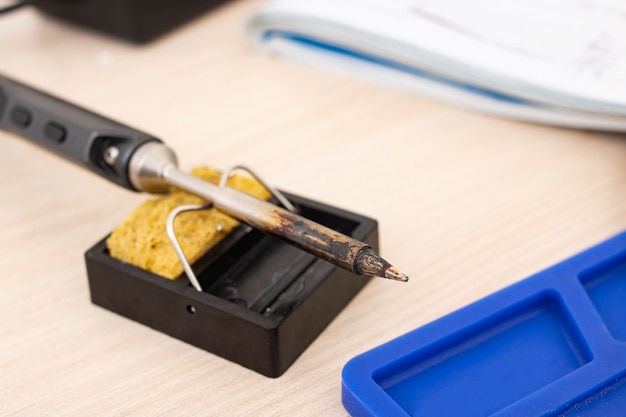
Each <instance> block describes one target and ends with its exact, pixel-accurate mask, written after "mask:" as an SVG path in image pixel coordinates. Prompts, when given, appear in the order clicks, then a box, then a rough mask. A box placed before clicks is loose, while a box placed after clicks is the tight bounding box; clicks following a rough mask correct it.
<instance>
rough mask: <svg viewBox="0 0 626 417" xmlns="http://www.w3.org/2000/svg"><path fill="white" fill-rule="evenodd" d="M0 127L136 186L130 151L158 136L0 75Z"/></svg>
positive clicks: (107, 175) (84, 165)
mask: <svg viewBox="0 0 626 417" xmlns="http://www.w3.org/2000/svg"><path fill="white" fill-rule="evenodd" d="M0 129H4V130H7V131H11V132H13V133H16V134H17V135H19V136H21V137H23V138H25V139H28V140H29V141H31V142H33V143H35V144H37V145H39V146H41V147H43V148H45V149H47V150H49V151H52V152H54V153H56V154H57V155H59V156H62V157H64V158H66V159H67V160H69V161H71V162H74V163H75V164H78V165H80V166H82V167H84V168H87V169H88V170H90V171H92V172H95V173H96V174H98V175H100V176H102V177H104V178H106V179H108V180H109V181H112V182H114V183H115V184H118V185H121V186H122V187H125V188H128V189H130V190H133V191H136V189H135V187H133V185H132V184H131V182H130V179H129V173H128V168H129V164H130V159H131V157H132V155H133V153H134V152H135V151H136V150H137V149H138V148H139V147H140V146H142V145H143V144H145V143H147V142H153V141H157V142H160V140H159V139H157V138H155V137H153V136H151V135H148V134H146V133H143V132H141V131H139V130H135V129H133V128H130V127H128V126H124V125H122V124H120V123H117V122H115V121H113V120H110V119H107V118H106V117H103V116H100V115H98V114H96V113H92V112H90V111H88V110H86V109H83V108H81V107H79V106H76V105H74V104H71V103H68V102H66V101H63V100H61V99H59V98H56V97H53V96H51V95H49V94H46V93H44V92H41V91H38V90H35V89H33V88H31V87H28V86H26V85H24V84H21V83H18V82H17V81H14V80H10V79H8V78H6V77H3V76H1V75H0Z"/></svg>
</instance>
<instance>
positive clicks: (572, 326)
mask: <svg viewBox="0 0 626 417" xmlns="http://www.w3.org/2000/svg"><path fill="white" fill-rule="evenodd" d="M342 397H343V404H344V406H345V408H346V410H348V412H349V413H350V414H352V415H353V416H394V417H401V416H415V417H417V416H436V417H445V416H498V417H504V416H568V417H571V416H626V233H622V234H620V235H618V236H616V237H614V238H612V239H609V240H608V241H606V242H603V243H601V244H599V245H597V246H595V247H593V248H591V249H588V250H587V251H585V252H583V253H581V254H579V255H577V256H574V257H573V258H571V259H568V260H566V261H564V262H562V263H560V264H557V265H555V266H553V267H551V268H549V269H547V270H545V271H543V272H540V273H538V274H536V275H534V276H532V277H530V278H527V279H525V280H524V281H521V282H519V283H517V284H515V285H512V286H510V287H508V288H505V289H504V290H502V291H499V292H497V293H495V294H493V295H491V296H489V297H486V298H484V299H482V300H480V301H477V302H475V303H473V304H471V305H469V306H467V307H464V308H462V309H461V310H458V311H456V312H454V313H452V314H450V315H448V316H445V317H443V318H441V319H439V320H437V321H435V322H432V323H430V324H428V325H426V326H424V327H421V328H419V329H416V330H414V331H412V332H410V333H408V334H406V335H404V336H402V337H399V338H398V339H395V340H393V341H391V342H388V343H386V344H384V345H382V346H379V347H378V348H375V349H373V350H371V351H369V352H366V353H364V354H362V355H360V356H357V357H355V358H354V359H352V360H351V361H350V362H348V363H347V364H346V366H345V367H344V369H343V392H342Z"/></svg>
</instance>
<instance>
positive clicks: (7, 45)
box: [0, 1, 626, 417]
mask: <svg viewBox="0 0 626 417" xmlns="http://www.w3.org/2000/svg"><path fill="white" fill-rule="evenodd" d="M261 4H262V2H260V1H241V2H234V3H232V4H230V5H228V6H226V7H223V8H220V9H218V10H217V11H215V12H214V13H212V14H209V15H205V16H203V17H201V18H199V19H198V20H196V21H194V22H192V23H191V24H189V25H187V26H185V27H184V28H183V29H181V30H178V31H176V32H174V33H172V34H171V35H169V36H167V37H165V38H162V39H160V40H159V41H157V42H155V43H153V44H150V45H148V46H145V47H137V46H132V45H128V44H125V43H122V42H120V41H118V40H115V39H111V38H107V37H104V36H101V35H97V34H93V33H89V32H85V31H82V30H79V29H75V28H72V27H68V26H64V25H62V24H60V23H58V22H56V21H52V20H48V19H45V18H43V17H42V16H41V15H39V14H37V13H36V12H35V11H32V10H31V11H23V12H19V13H15V14H14V15H11V16H6V17H2V18H0V72H2V73H4V74H6V75H8V76H12V77H15V78H18V79H20V80H23V81H25V82H28V83H30V84H32V85H34V86H36V87H40V88H43V89H45V90H47V91H49V92H51V93H54V94H57V95H61V96H63V97H65V98H66V99H69V100H71V101H74V102H77V103H81V104H83V105H85V106H86V107H88V108H91V109H93V110H96V111H98V112H101V113H104V114H106V115H109V116H111V117H113V118H115V119H117V120H119V121H122V122H124V123H127V124H129V125H132V126H135V127H138V128H140V129H143V130H146V131H148V132H151V133H153V134H155V135H157V136H159V137H161V138H162V139H164V140H165V141H166V142H168V143H169V144H170V145H171V146H172V147H173V148H174V149H176V151H177V153H178V155H179V157H180V159H181V165H182V167H183V168H185V169H188V168H190V167H192V166H194V165H198V164H210V165H215V166H218V167H222V168H223V167H227V166H229V165H231V164H233V163H245V164H247V165H250V166H252V167H255V168H256V169H257V170H258V171H260V172H261V173H262V174H264V176H265V177H266V178H267V179H269V181H271V182H272V183H274V184H276V185H278V186H280V187H281V188H283V189H286V190H290V191H293V192H296V193H298V194H301V195H305V196H308V197H312V198H316V199H319V200H322V201H325V202H329V203H332V204H335V205H338V206H340V207H345V208H349V209H352V210H355V211H357V212H361V213H363V214H367V215H369V216H372V217H375V218H377V219H378V220H379V221H380V232H381V245H382V252H383V254H384V255H385V257H387V258H388V259H389V260H390V261H392V262H393V263H395V264H396V265H397V266H398V267H399V268H400V269H401V270H403V271H405V272H407V273H408V274H409V275H410V276H411V277H412V280H411V281H410V282H409V283H408V284H405V285H403V284H401V283H395V282H387V281H383V280H377V281H375V282H372V283H371V284H370V285H369V286H367V287H366V289H365V290H364V291H363V292H362V293H361V294H360V295H359V296H358V297H357V298H356V299H355V300H354V301H353V302H352V303H351V304H350V305H349V306H348V308H346V309H345V310H344V312H343V313H342V314H341V315H340V316H339V317H338V318H337V319H336V320H335V321H334V322H333V323H332V324H331V325H330V326H329V327H328V329H327V330H326V331H325V332H324V333H323V334H322V335H321V336H320V337H319V338H318V339H317V340H316V341H315V342H314V343H313V345H312V346H311V347H310V348H309V349H308V350H307V351H306V352H305V353H304V354H303V355H302V357H301V358H300V359H299V360H298V361H297V362H296V363H295V364H294V365H293V366H292V368H290V369H289V370H288V371H287V373H286V374H285V375H284V376H282V377H280V378H278V379H275V380H273V379H268V378H265V377H262V376H259V375H257V374H255V373H254V372H252V371H248V370H246V369H244V368H242V367H240V366H238V365H236V364H233V363H230V362H228V361H226V360H223V359H221V358H219V357H217V356H214V355H212V354H209V353H207V352H204V351H202V350H200V349H197V348H195V347H192V346H190V345H187V344H185V343H183V342H180V341H178V340H176V339H173V338H170V337H168V336H165V335H163V334H161V333H158V332H156V331H153V330H150V329H148V328H147V327H145V326H142V325H140V324H137V323H135V322H133V321H130V320H127V319H124V318H122V317H119V316H117V315H115V314H113V313H110V312H108V311H106V310H104V309H101V308H99V307H96V306H93V305H92V304H90V302H89V291H88V288H87V282H86V275H85V270H84V266H83V259H82V254H83V252H84V251H85V250H86V249H87V248H89V247H90V246H91V245H92V244H94V243H95V242H96V241H97V240H99V239H100V238H102V237H103V236H104V235H105V234H106V233H108V232H109V231H110V230H111V229H112V228H113V227H115V225H116V224H117V223H119V222H120V221H121V220H122V219H123V218H124V217H125V216H126V215H127V213H128V212H129V211H130V210H131V209H132V208H133V207H134V206H135V205H136V204H137V203H138V202H139V201H142V200H143V199H144V198H145V196H141V195H136V194H132V193H128V192H125V191H124V190H122V189H119V188H116V187H115V186H113V185H111V184H109V183H107V182H105V181H103V180H101V179H99V178H97V177H95V176H93V175H91V174H87V173H85V172H83V171H81V170H79V169H78V168H76V167H74V166H71V165H69V164H67V163H66V162H64V161H62V160H60V159H58V158H56V157H54V156H52V155H50V154H47V153H45V152H43V151H41V150H39V149H37V148H35V147H33V146H31V145H29V144H27V143H26V142H25V141H23V140H21V139H18V138H16V137H14V136H12V135H9V134H7V133H2V132H0V143H1V145H0V146H1V151H0V167H1V172H2V175H1V176H0V195H1V196H2V198H1V200H0V231H1V232H0V254H1V255H0V271H1V272H2V275H1V276H0V283H1V285H2V290H0V314H1V317H0V369H1V372H0V414H3V415H11V416H36V415H68V416H79V415H80V416H87V415H98V416H117V415H146V416H148V415H149V416H153V415H168V416H178V415H180V416H191V415H210V416H231V415H233V416H293V415H297V416H316V417H317V416H345V415H346V412H345V411H344V409H343V407H342V405H341V397H340V387H341V369H342V367H343V365H344V364H345V363H346V361H348V360H349V359H350V358H352V357H353V356H355V355H357V354H359V353H362V352H364V351H366V350H368V349H370V348H372V347H374V346H377V345H378V344H380V343H383V342H385V341H388V340H390V339H392V338H394V337H396V336H399V335H401V334H403V333H405V332H407V331H409V330H412V329H414V328H416V327H418V326H420V325H422V324H425V323H427V322H430V321H432V320H434V319H436V318H438V317H440V316H442V315H444V314H446V313H449V312H451V311H454V310H456V309H457V308H459V307H461V306H463V305H466V304H468V303H470V302H472V301H475V300H477V299H479V298H480V297H482V296H485V295H487V294H489V293H492V292H494V291H496V290H498V289H500V288H503V287H505V286H507V285H509V284H511V283H513V282H516V281H518V280H520V279H523V278H524V277H526V276H528V275H529V274H531V273H534V272H537V271H539V270H541V269H542V268H545V267H547V266H549V265H551V264H553V263H555V262H558V261H560V260H562V259H564V258H566V257H568V256H570V255H573V254H575V253H576V252H577V251H580V250H582V249H584V248H586V247H588V246H590V245H592V244H594V243H596V242H599V241H601V240H603V239H605V238H607V237H609V236H612V235H614V234H616V233H618V232H619V231H621V230H623V229H624V228H625V227H626V195H625V194H626V191H625V190H626V140H625V139H626V138H624V136H623V135H609V134H600V133H590V132H582V131H574V130H565V129H558V128H550V127H543V126H535V125H530V124H523V123H517V122H513V121H506V120H501V119H496V118H491V117H488V116H483V115H478V114H473V113H469V112H465V111H462V110H458V109H455V108H451V107H446V106H443V105H439V104H436V103H432V102H429V101H426V100H422V99H420V98H417V97H414V96H410V95H407V94H404V93H402V92H398V91H392V90H388V89H385V88H381V87H378V86H374V85H369V84H366V83H364V82H362V81H359V80H356V79H351V78H346V77H343V76H338V75H334V74H330V73H326V72H320V71H318V70H314V69H310V68H306V67H302V66H298V65H295V64H290V63H287V62H283V61H278V60H274V59H271V58H269V57H268V56H266V55H263V54H261V53H259V52H257V51H255V50H254V49H253V48H252V47H251V46H250V45H249V44H248V43H247V41H246V40H245V39H244V36H243V25H244V22H245V21H246V19H247V18H248V17H249V16H250V15H251V14H252V13H253V12H254V11H255V9H256V8H257V7H259V6H260V5H261ZM372 190H373V191H374V192H372Z"/></svg>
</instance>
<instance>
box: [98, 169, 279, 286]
mask: <svg viewBox="0 0 626 417" xmlns="http://www.w3.org/2000/svg"><path fill="white" fill-rule="evenodd" d="M192 175H194V176H196V177H199V178H201V179H203V180H205V181H207V182H210V183H213V184H218V183H219V180H220V178H221V173H220V172H219V171H217V170H215V169H212V168H204V167H198V168H194V169H193V170H192ZM227 185H228V186H229V187H233V188H236V189H238V190H240V191H243V192H245V193H248V194H250V195H252V196H254V197H257V198H260V199H263V200H267V199H269V198H270V193H269V192H268V191H267V190H266V189H265V187H263V185H261V184H260V183H259V182H258V181H256V180H255V179H253V178H250V177H247V176H240V175H234V176H232V177H230V178H229V179H228V182H227ZM188 204H206V201H205V200H203V199H202V198H200V197H198V196H195V195H193V194H190V193H188V192H186V191H183V190H180V189H178V188H175V187H172V190H171V192H170V194H168V195H166V196H163V197H157V198H154V199H150V200H147V201H145V202H144V203H143V204H141V205H140V206H138V207H137V208H136V209H135V210H134V211H133V212H132V213H130V215H129V216H128V218H127V219H126V220H125V221H124V222H123V223H122V224H121V225H119V226H118V227H117V228H116V229H115V230H114V231H113V233H111V235H110V236H109V238H108V239H107V247H108V248H109V252H110V254H111V256H112V257H114V258H117V259H119V260H121V261H124V262H128V263H130V264H132V265H135V266H137V267H139V268H142V269H145V270H147V271H150V272H152V273H154V274H157V275H160V276H162V277H165V278H168V279H176V278H177V277H178V276H180V275H181V273H182V272H183V267H182V265H181V263H180V261H179V260H178V257H177V256H176V252H175V251H174V247H173V246H172V244H171V242H170V240H169V238H168V236H167V232H166V230H165V223H166V220H167V216H168V215H169V214H170V212H171V211H172V210H173V209H174V208H176V207H178V206H181V205H188ZM238 225H239V222H238V221H237V220H235V219H233V218H232V217H229V216H226V215H225V214H222V213H221V212H219V211H218V210H216V209H210V210H202V211H192V212H184V213H181V214H180V215H178V216H177V217H176V220H175V222H174V230H175V232H176V236H177V238H178V241H179V243H180V245H181V247H182V249H183V252H184V253H185V256H186V257H187V259H188V260H189V263H190V264H193V263H194V262H195V261H197V260H198V259H199V258H200V257H201V256H202V255H204V254H205V253H206V252H207V251H208V250H209V249H210V248H211V247H213V246H214V245H215V244H216V243H218V242H219V241H220V240H221V239H222V238H224V237H225V236H226V235H228V234H229V233H230V232H231V231H232V230H233V229H234V228H235V227H237V226H238Z"/></svg>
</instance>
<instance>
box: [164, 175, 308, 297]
mask: <svg viewBox="0 0 626 417" xmlns="http://www.w3.org/2000/svg"><path fill="white" fill-rule="evenodd" d="M235 171H245V172H247V173H248V174H250V175H251V176H252V177H253V178H254V179H255V180H257V181H258V182H259V183H260V184H261V185H262V186H263V187H265V189H266V190H267V191H269V192H270V194H271V195H272V197H274V198H276V199H277V200H278V202H279V203H280V204H281V205H282V206H283V207H284V208H285V209H287V210H289V211H292V212H295V211H296V209H295V207H294V206H293V204H291V203H290V202H289V200H287V198H286V197H285V196H284V195H283V194H282V193H281V192H280V191H278V190H277V189H275V188H274V187H272V186H270V185H269V184H267V183H266V182H265V181H264V180H263V179H262V178H261V177H259V176H258V175H257V174H256V173H255V172H254V171H252V170H251V169H250V168H248V167H246V166H243V165H235V166H233V167H231V168H229V169H228V170H227V171H225V172H224V173H223V174H222V176H221V178H220V183H219V187H220V188H224V187H227V185H226V182H227V181H228V179H229V178H230V177H231V176H232V175H233V173H234V172H235ZM212 207H213V204H212V203H209V204H194V205H185V206H178V207H176V208H175V209H174V210H172V211H171V212H170V214H169V215H168V216H167V221H166V223H165V230H166V231H167V236H168V237H169V239H170V242H171V243H172V246H173V247H174V251H175V252H176V256H177V257H178V260H179V261H180V263H181V265H182V266H183V269H184V270H185V274H186V275H187V278H189V281H190V282H191V285H193V287H194V288H195V289H196V290H198V291H200V292H202V286H201V285H200V282H199V281H198V278H197V277H196V274H195V273H194V272H193V269H192V268H191V265H190V264H189V261H188V260H187V257H186V256H185V253H184V252H183V249H182V247H181V246H180V242H179V241H178V238H177V237H176V231H175V230H174V220H176V216H178V215H179V214H181V213H184V212H187V211H200V210H210V209H211V208H212ZM221 228H222V226H221V225H218V226H217V231H218V232H220V231H221Z"/></svg>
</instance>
